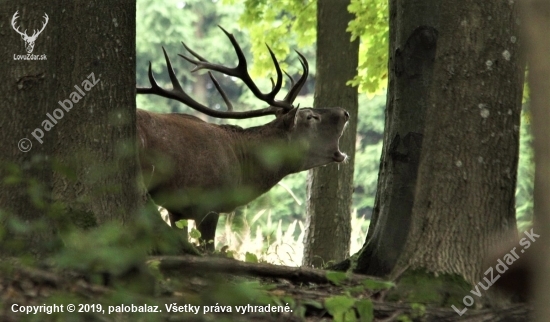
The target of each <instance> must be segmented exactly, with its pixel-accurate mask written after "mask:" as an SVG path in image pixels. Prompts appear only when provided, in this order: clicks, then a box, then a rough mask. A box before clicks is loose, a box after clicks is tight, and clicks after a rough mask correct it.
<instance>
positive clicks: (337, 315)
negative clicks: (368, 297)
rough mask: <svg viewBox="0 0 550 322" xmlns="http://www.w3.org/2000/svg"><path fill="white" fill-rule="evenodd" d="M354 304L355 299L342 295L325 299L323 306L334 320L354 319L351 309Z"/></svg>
mask: <svg viewBox="0 0 550 322" xmlns="http://www.w3.org/2000/svg"><path fill="white" fill-rule="evenodd" d="M354 304H355V299H353V298H351V297H348V296H344V295H337V296H333V297H329V298H327V299H326V300H325V308H326V309H327V311H328V313H329V314H330V315H332V317H333V318H334V321H337V322H338V321H340V322H344V321H355V320H356V319H355V312H354V310H353V305H354ZM350 312H351V313H352V314H351V313H350ZM352 316H353V319H352Z"/></svg>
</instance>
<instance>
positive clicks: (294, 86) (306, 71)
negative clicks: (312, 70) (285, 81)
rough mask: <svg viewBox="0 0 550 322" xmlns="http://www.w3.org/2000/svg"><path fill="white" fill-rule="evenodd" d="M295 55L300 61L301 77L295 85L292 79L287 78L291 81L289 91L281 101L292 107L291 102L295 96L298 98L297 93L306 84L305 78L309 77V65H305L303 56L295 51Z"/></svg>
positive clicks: (305, 61)
mask: <svg viewBox="0 0 550 322" xmlns="http://www.w3.org/2000/svg"><path fill="white" fill-rule="evenodd" d="M296 53H297V54H298V59H299V60H300V64H301V65H302V70H303V73H302V76H300V79H298V81H297V82H296V83H295V84H294V80H293V79H292V77H290V76H289V78H290V79H291V84H292V85H291V89H290V90H289V91H288V93H287V94H286V96H285V98H284V99H283V101H285V102H287V104H290V105H292V102H294V100H295V99H296V96H298V93H300V90H301V89H302V87H303V86H304V84H305V83H306V80H307V77H308V75H309V65H308V63H307V59H306V58H305V57H304V55H302V54H300V52H298V51H296ZM287 75H288V74H287Z"/></svg>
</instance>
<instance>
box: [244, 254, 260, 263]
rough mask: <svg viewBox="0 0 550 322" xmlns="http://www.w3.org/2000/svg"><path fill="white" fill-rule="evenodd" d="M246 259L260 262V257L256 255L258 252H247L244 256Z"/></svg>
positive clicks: (250, 261) (248, 261)
mask: <svg viewBox="0 0 550 322" xmlns="http://www.w3.org/2000/svg"><path fill="white" fill-rule="evenodd" d="M244 261H245V262H247V263H257V262H258V257H257V256H256V254H253V253H250V252H246V254H245V256H244Z"/></svg>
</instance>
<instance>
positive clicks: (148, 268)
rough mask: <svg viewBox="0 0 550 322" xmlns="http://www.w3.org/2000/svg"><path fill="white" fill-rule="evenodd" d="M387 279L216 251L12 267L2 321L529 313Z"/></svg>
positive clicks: (4, 279)
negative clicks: (441, 297) (464, 307)
mask: <svg viewBox="0 0 550 322" xmlns="http://www.w3.org/2000/svg"><path fill="white" fill-rule="evenodd" d="M4 264H5V263H4ZM6 267H11V268H12V269H9V268H6ZM144 268H145V269H144ZM151 272H153V273H151ZM392 285H393V284H391V283H388V282H385V281H382V280H380V279H378V278H373V277H367V276H361V275H351V274H345V273H337V272H327V271H324V270H316V269H308V268H294V267H285V266H275V265H270V264H261V263H244V262H239V261H235V260H229V259H223V258H216V257H196V256H175V257H150V259H149V260H148V262H147V263H145V264H144V265H143V266H141V267H133V268H130V269H128V270H127V271H126V272H124V273H121V274H118V275H117V276H115V275H112V274H106V273H103V274H91V275H90V274H83V273H78V272H69V271H60V270H56V269H53V268H51V267H46V266H44V267H42V268H36V267H32V268H31V267H27V266H24V265H21V264H19V263H18V264H13V265H3V267H2V270H1V271H0V321H404V322H406V321H528V320H529V316H530V315H531V314H532V309H531V308H530V307H529V306H528V305H525V304H518V305H514V306H510V307H506V308H499V309H471V310H469V311H467V312H466V313H464V314H463V315H462V316H460V315H459V314H457V313H456V312H455V311H454V310H453V309H452V308H450V307H449V308H435V307H430V306H429V305H426V304H422V303H404V302H400V301H393V302H390V301H388V300H387V297H386V295H387V292H388V290H389V289H395V287H394V286H392ZM71 305H72V306H71ZM54 309H56V310H57V311H60V312H50V313H51V314H49V313H48V310H54ZM73 309H74V311H75V312H73V313H69V312H70V311H71V310H73ZM155 310H156V312H152V311H155ZM14 311H15V312H14ZM26 311H29V312H26ZM132 311H137V312H136V313H132ZM273 311H275V312H273Z"/></svg>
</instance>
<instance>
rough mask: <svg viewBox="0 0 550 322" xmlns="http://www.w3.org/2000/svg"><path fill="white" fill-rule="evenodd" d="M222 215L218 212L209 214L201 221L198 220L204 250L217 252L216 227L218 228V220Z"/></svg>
mask: <svg viewBox="0 0 550 322" xmlns="http://www.w3.org/2000/svg"><path fill="white" fill-rule="evenodd" d="M219 218H220V215H219V214H218V213H217V212H213V211H211V212H209V213H208V214H206V216H204V217H203V218H202V219H201V220H197V221H196V222H195V223H196V224H197V229H198V230H199V232H200V233H201V240H200V242H201V245H204V249H205V250H206V251H208V252H213V251H214V250H215V246H216V245H215V244H216V243H215V239H214V238H215V236H216V227H217V226H218V219H219Z"/></svg>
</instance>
